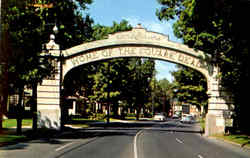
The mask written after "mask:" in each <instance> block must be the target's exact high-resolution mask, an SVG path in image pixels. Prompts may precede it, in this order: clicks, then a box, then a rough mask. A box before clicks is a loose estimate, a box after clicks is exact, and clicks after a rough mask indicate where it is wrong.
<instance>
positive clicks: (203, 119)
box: [200, 118, 205, 132]
mask: <svg viewBox="0 0 250 158" xmlns="http://www.w3.org/2000/svg"><path fill="white" fill-rule="evenodd" d="M200 126H201V131H203V132H204V131H205V118H201V119H200Z"/></svg>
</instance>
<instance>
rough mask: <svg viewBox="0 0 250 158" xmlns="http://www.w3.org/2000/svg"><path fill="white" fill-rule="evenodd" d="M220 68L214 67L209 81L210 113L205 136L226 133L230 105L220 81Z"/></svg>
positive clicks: (208, 113) (207, 116)
mask: <svg viewBox="0 0 250 158" xmlns="http://www.w3.org/2000/svg"><path fill="white" fill-rule="evenodd" d="M218 74H219V68H218V67H214V68H213V70H212V75H211V76H210V77H209V79H208V81H207V82H208V83H207V84H208V92H207V93H208V96H209V99H208V112H207V115H206V127H205V135H206V136H210V135H214V134H223V133H225V117H224V113H225V111H227V110H228V105H227V104H226V100H225V99H224V96H223V90H222V89H221V86H220V80H219V79H218Z"/></svg>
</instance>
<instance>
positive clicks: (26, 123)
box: [3, 119, 32, 128]
mask: <svg viewBox="0 0 250 158" xmlns="http://www.w3.org/2000/svg"><path fill="white" fill-rule="evenodd" d="M16 124H17V123H16V119H6V120H3V128H11V127H16ZM22 125H23V126H31V125H32V119H23V120H22Z"/></svg>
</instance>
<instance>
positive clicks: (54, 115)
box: [38, 109, 61, 130]
mask: <svg viewBox="0 0 250 158" xmlns="http://www.w3.org/2000/svg"><path fill="white" fill-rule="evenodd" d="M60 115H61V111H60V109H53V110H52V109H41V110H39V111H38V128H49V129H56V130H60V128H61V120H60Z"/></svg>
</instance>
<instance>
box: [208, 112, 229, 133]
mask: <svg viewBox="0 0 250 158" xmlns="http://www.w3.org/2000/svg"><path fill="white" fill-rule="evenodd" d="M205 126H206V127H205V136H211V135H215V134H224V133H225V119H224V118H223V116H218V115H216V114H210V113H208V114H207V115H206V124H205Z"/></svg>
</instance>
